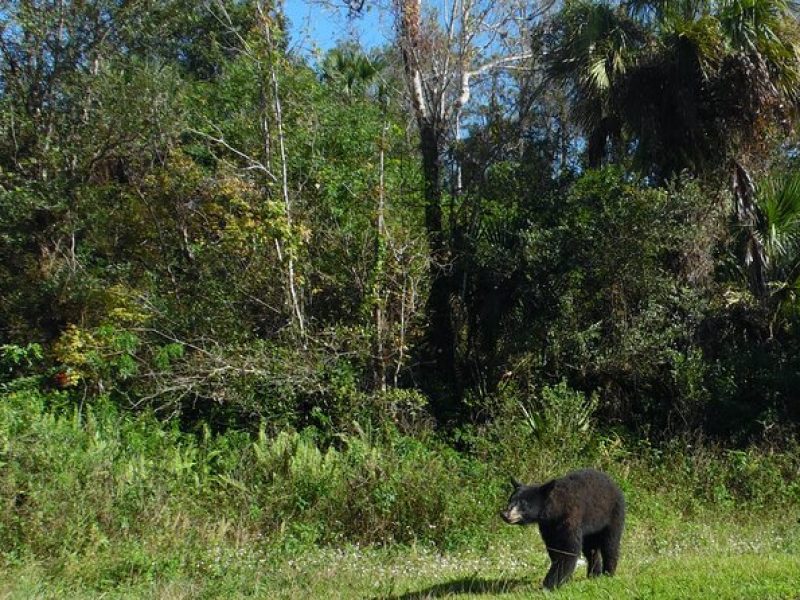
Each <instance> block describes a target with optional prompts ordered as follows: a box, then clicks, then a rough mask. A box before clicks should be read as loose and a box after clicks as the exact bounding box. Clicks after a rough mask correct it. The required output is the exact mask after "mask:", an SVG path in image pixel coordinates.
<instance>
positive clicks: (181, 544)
mask: <svg viewBox="0 0 800 600" xmlns="http://www.w3.org/2000/svg"><path fill="white" fill-rule="evenodd" d="M551 399H552V398H551ZM578 400H579V399H576V398H572V399H568V401H576V402H577V401H578ZM542 414H545V415H546V414H548V413H547V411H543V413H542ZM576 423H577V425H576V426H577V427H578V429H579V430H580V432H578V431H571V433H570V427H571V426H570V425H569V424H567V425H563V424H562V425H563V428H562V429H563V430H562V432H561V434H560V435H569V436H571V437H570V439H565V440H563V443H561V444H559V443H558V439H556V438H554V437H552V436H551V435H550V434H546V433H545V431H550V429H547V428H548V427H549V428H552V427H554V425H553V424H552V423H551V424H550V425H547V424H546V423H544V422H541V423H539V424H538V425H537V427H538V430H537V429H536V427H531V423H527V424H526V423H525V420H524V419H519V418H513V415H512V414H511V413H509V414H507V415H505V416H499V417H498V418H497V419H496V421H495V422H494V423H493V424H492V425H491V426H486V427H483V428H475V429H473V430H472V431H469V432H464V433H463V435H462V438H461V441H460V445H461V447H464V448H465V449H464V450H461V451H456V450H454V449H453V445H452V444H449V443H446V442H445V441H443V440H442V439H441V438H440V437H438V436H437V435H435V434H433V433H432V432H430V431H427V432H425V431H420V432H417V433H416V434H414V435H411V434H407V433H406V434H404V433H401V432H400V431H399V430H398V429H397V428H395V427H392V426H388V425H387V426H385V427H384V428H381V429H378V428H372V427H366V426H365V427H361V426H359V425H358V424H354V425H353V427H352V430H351V432H349V433H346V434H340V435H334V436H328V435H326V436H324V437H323V436H322V435H321V434H320V433H319V432H318V431H317V430H314V429H306V430H303V431H299V432H298V431H291V430H286V431H283V432H281V433H279V434H277V435H274V436H272V435H269V434H267V428H266V427H262V428H261V429H260V431H259V433H258V434H256V435H250V434H247V433H244V432H237V431H229V432H227V433H223V434H214V433H212V432H211V431H209V430H208V429H207V428H205V429H201V431H200V432H199V433H192V434H190V433H186V432H182V431H180V430H179V429H178V428H177V427H175V426H173V425H169V424H165V423H163V422H161V421H159V420H158V419H156V418H155V417H153V416H152V415H149V414H142V415H138V416H134V415H131V414H130V413H127V412H120V411H119V410H118V409H117V408H116V407H115V405H114V404H113V403H111V402H109V401H106V400H104V399H102V398H101V399H98V400H96V401H94V402H87V403H84V404H83V405H82V406H79V407H76V406H72V405H71V404H69V403H68V402H66V401H65V397H64V396H63V395H61V393H60V392H47V393H45V392H38V391H31V390H20V391H12V392H9V393H6V394H5V395H4V396H3V397H2V398H1V399H0V502H2V506H3V510H2V511H0V548H2V560H3V562H4V563H5V565H6V567H13V566H14V565H18V566H19V565H25V564H34V563H35V564H43V565H45V568H46V569H47V571H48V572H50V573H51V574H57V573H61V574H65V575H69V574H70V573H71V574H72V575H73V576H77V574H78V573H79V577H80V580H81V581H83V582H84V583H85V584H87V585H90V586H96V587H106V586H108V585H117V584H120V583H122V582H125V581H147V580H151V579H158V578H161V577H165V576H166V577H169V576H170V574H173V575H176V576H177V575H178V574H180V576H181V577H203V578H207V577H211V578H213V577H219V576H222V574H223V573H224V574H225V577H226V578H228V580H230V577H232V576H234V578H235V573H236V572H238V570H241V569H245V570H247V569H252V568H254V566H253V565H250V564H249V563H250V562H253V561H255V562H256V563H259V562H261V563H266V564H270V563H271V562H274V561H278V560H283V559H286V557H291V556H297V555H299V554H301V553H302V552H304V551H305V550H306V549H308V548H309V547H311V546H317V547H320V546H322V547H330V548H335V547H346V546H352V545H354V544H355V545H361V546H390V545H391V546H393V547H425V548H432V549H435V550H437V551H438V550H450V551H452V550H459V549H465V548H484V547H488V546H490V545H491V544H492V543H493V540H496V539H498V536H499V535H506V534H507V530H506V529H505V528H503V529H502V532H501V531H500V530H501V528H502V525H501V524H500V522H499V519H497V517H496V515H497V510H498V509H499V508H500V507H501V505H502V503H503V501H504V499H505V495H506V493H507V491H508V490H507V489H506V487H507V477H508V475H512V474H513V475H516V476H518V477H520V478H524V479H527V480H531V481H534V480H542V479H545V478H547V477H551V476H556V475H558V474H560V473H563V472H564V471H565V470H567V469H569V468H574V467H579V466H596V467H598V468H601V469H604V470H606V471H608V472H610V473H611V474H612V475H613V476H614V477H615V478H616V479H617V480H618V481H619V482H620V484H621V486H622V487H623V489H624V491H625V493H626V496H627V498H628V503H629V506H630V523H631V525H632V526H633V527H640V528H653V529H658V528H674V527H675V526H676V523H677V522H678V521H680V520H681V519H683V518H685V517H686V516H687V515H689V516H700V517H702V516H703V515H713V516H714V517H715V518H724V516H725V515H730V516H731V517H737V518H738V517H741V515H743V514H749V515H755V514H770V513H771V514H773V515H777V514H780V513H781V512H789V514H795V513H796V512H797V507H798V505H800V477H798V473H800V454H798V452H796V451H792V450H791V449H790V450H784V451H781V452H778V451H771V452H770V451H767V450H764V449H757V448H750V449H744V450H735V451H734V450H724V449H718V448H714V447H711V446H701V447H692V448H687V447H686V446H685V445H682V444H677V443H676V444H674V445H672V446H668V447H661V448H654V447H651V446H648V445H646V444H644V443H631V442H627V441H625V440H624V439H623V438H621V437H619V436H616V435H609V434H601V433H598V432H596V431H593V430H591V428H587V427H584V425H583V424H582V422H581V421H580V420H578V421H577V422H576ZM242 548H248V551H247V552H246V553H244V554H242V550H241V549H242ZM248 561H249V562H248ZM232 573H233V575H232Z"/></svg>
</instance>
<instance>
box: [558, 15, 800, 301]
mask: <svg viewBox="0 0 800 600" xmlns="http://www.w3.org/2000/svg"><path fill="white" fill-rule="evenodd" d="M559 23H560V26H558V27H556V29H555V30H556V32H557V33H556V35H555V36H554V38H553V43H552V51H551V52H550V53H549V56H548V63H549V68H548V71H549V73H550V76H551V77H552V78H554V79H557V80H560V81H566V82H568V83H569V84H570V85H571V89H572V90H573V96H574V100H573V112H574V114H575V118H576V120H577V122H578V123H579V124H581V125H582V126H583V128H584V132H585V135H586V138H587V155H588V163H589V165H590V166H597V165H598V164H599V163H600V162H601V160H602V158H603V156H604V155H605V154H606V153H607V147H606V142H607V140H608V139H611V138H618V139H621V140H622V141H623V143H624V147H626V148H629V149H630V150H631V154H632V158H633V159H634V164H635V165H636V166H637V167H638V168H639V170H641V171H642V172H644V173H645V174H646V175H648V176H650V177H651V178H652V179H653V180H654V181H661V182H664V181H666V180H667V179H669V178H671V177H672V176H673V175H674V174H676V173H679V172H681V171H683V170H689V171H690V172H692V173H694V174H695V175H698V176H707V175H711V174H720V173H721V172H723V171H725V170H727V169H730V172H731V181H732V192H733V195H734V198H735V205H736V215H737V218H738V220H739V224H740V227H741V230H742V231H743V232H744V233H745V235H744V238H745V243H744V245H743V248H742V260H743V261H744V263H745V264H746V266H747V268H748V271H749V273H750V288H751V291H752V292H753V293H754V294H755V295H756V296H757V297H760V298H765V297H766V295H767V285H766V284H767V273H766V269H767V260H766V254H765V249H764V247H763V244H762V242H761V238H760V236H759V235H758V232H759V226H760V225H759V214H758V207H757V206H756V205H755V204H754V187H753V185H752V180H751V176H750V174H749V173H748V169H747V168H746V167H745V165H747V164H752V163H757V162H758V160H759V159H760V158H761V154H762V153H763V150H762V148H763V147H764V146H765V141H767V139H768V136H769V134H770V133H771V132H772V131H774V130H775V127H776V125H780V124H784V125H787V124H788V122H789V119H790V118H791V117H793V116H795V115H796V109H797V106H798V101H800V25H798V19H797V14H796V8H795V5H794V3H793V2H791V1H790V0H716V1H715V0H707V1H701V0H676V1H672V0H670V1H666V0H649V1H648V0H629V1H628V2H622V3H611V2H609V1H605V0H600V1H597V0H594V1H592V0H579V1H578V2H570V3H568V4H567V5H566V7H565V8H564V9H563V11H562V13H561V16H560V20H559ZM621 145H622V144H618V147H619V146H621Z"/></svg>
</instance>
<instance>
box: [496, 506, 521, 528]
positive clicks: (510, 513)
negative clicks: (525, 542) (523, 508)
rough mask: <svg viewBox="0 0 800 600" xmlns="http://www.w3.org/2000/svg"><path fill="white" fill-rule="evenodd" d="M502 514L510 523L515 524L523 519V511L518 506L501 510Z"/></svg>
mask: <svg viewBox="0 0 800 600" xmlns="http://www.w3.org/2000/svg"><path fill="white" fill-rule="evenodd" d="M500 516H501V517H502V518H503V520H504V521H505V522H506V523H508V524H509V525H515V524H517V523H520V522H521V521H522V513H521V512H520V510H519V508H518V507H516V506H512V507H511V508H507V509H506V510H502V511H500Z"/></svg>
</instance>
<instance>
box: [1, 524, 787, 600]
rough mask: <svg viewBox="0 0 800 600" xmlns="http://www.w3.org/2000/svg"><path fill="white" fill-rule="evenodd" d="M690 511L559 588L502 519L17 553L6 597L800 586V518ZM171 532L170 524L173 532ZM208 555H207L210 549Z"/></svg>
mask: <svg viewBox="0 0 800 600" xmlns="http://www.w3.org/2000/svg"><path fill="white" fill-rule="evenodd" d="M706 517H707V518H706V519H700V520H691V521H682V520H681V519H680V518H676V519H675V520H673V521H668V522H665V523H661V524H660V525H656V524H654V523H648V524H645V523H641V522H639V523H634V524H633V526H632V527H631V529H630V530H629V531H628V533H627V536H626V538H625V542H624V555H623V559H622V562H621V565H620V570H619V573H618V575H617V576H616V577H614V578H607V577H603V578H599V579H595V580H588V579H587V578H586V575H585V569H584V568H579V570H578V571H577V572H576V576H575V577H574V578H573V581H572V582H570V583H569V584H567V585H566V586H565V587H563V588H561V589H560V590H558V591H557V592H555V593H552V594H548V593H546V592H543V591H542V590H541V587H540V581H541V578H542V577H543V575H544V573H545V571H546V569H547V560H546V556H545V553H544V551H543V549H542V545H541V542H540V540H539V538H538V533H537V532H536V531H535V529H532V528H527V529H518V528H498V530H497V531H496V533H494V534H493V535H492V536H491V538H492V540H493V541H491V542H487V543H486V545H485V546H484V547H482V548H472V549H464V550H461V551H458V552H453V553H441V552H439V551H436V550H434V549H431V548H430V547H427V546H416V547H414V546H412V547H408V546H406V547H400V546H394V547H388V548H383V549H381V548H359V547H357V546H352V545H351V546H346V547H343V548H339V549H333V548H327V549H326V548H313V547H296V548H286V547H284V548H281V549H275V548H273V547H271V546H269V545H266V544H264V545H262V544H259V542H258V541H257V540H253V539H241V540H240V541H239V542H238V543H237V542H235V541H229V542H228V543H223V544H220V545H217V546H211V547H208V548H204V549H202V551H199V549H198V548H196V547H194V546H193V545H192V544H191V543H190V541H189V540H187V543H186V544H185V546H183V547H182V551H181V550H178V548H181V547H180V546H174V547H173V549H172V554H171V555H159V552H158V548H151V549H149V550H148V549H147V548H145V547H144V546H137V545H136V544H131V545H129V546H125V547H108V548H104V549H99V550H98V552H96V553H95V554H91V555H84V556H75V557H73V558H72V559H71V560H68V561H66V562H65V563H63V564H61V566H60V567H59V572H57V573H55V572H53V571H52V570H51V569H50V566H49V565H48V564H47V563H46V562H41V561H40V562H25V561H22V562H21V563H19V564H17V565H9V566H8V567H7V568H6V569H4V570H3V572H1V573H0V597H2V598H97V597H102V598H165V599H171V598H174V599H178V598H180V599H184V598H186V599H188V598H238V597H256V598H287V599H294V598H297V599H299V598H374V599H376V600H377V599H379V598H380V599H390V598H393V599H400V598H402V599H406V600H411V599H415V598H416V599H422V598H440V597H445V598H458V597H461V598H469V597H477V598H509V599H512V598H531V597H542V598H544V597H552V598H563V599H565V600H578V599H583V598H592V599H596V598H609V599H626V598H630V599H639V598H641V599H650V598H653V599H658V600H661V599H663V600H667V599H676V600H678V599H680V600H685V599H691V598H712V599H713V600H727V599H731V600H732V599H741V598H752V599H757V600H767V599H796V598H800V524H798V522H797V517H796V516H794V522H791V523H788V524H783V523H781V521H780V518H779V517H774V518H773V519H771V520H770V521H769V522H767V523H763V522H759V521H758V520H757V519H752V518H751V519H749V520H747V521H745V522H743V523H731V522H711V521H710V518H711V516H710V515H706ZM165 535H168V534H167V532H165ZM198 557H199V558H198Z"/></svg>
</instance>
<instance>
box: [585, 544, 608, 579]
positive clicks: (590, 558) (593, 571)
mask: <svg viewBox="0 0 800 600" xmlns="http://www.w3.org/2000/svg"><path fill="white" fill-rule="evenodd" d="M600 542H601V538H599V537H597V536H587V537H585V538H583V555H584V556H585V557H586V562H587V565H586V576H587V577H597V576H598V575H600V574H601V573H602V572H603V560H602V557H601V555H600Z"/></svg>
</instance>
